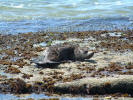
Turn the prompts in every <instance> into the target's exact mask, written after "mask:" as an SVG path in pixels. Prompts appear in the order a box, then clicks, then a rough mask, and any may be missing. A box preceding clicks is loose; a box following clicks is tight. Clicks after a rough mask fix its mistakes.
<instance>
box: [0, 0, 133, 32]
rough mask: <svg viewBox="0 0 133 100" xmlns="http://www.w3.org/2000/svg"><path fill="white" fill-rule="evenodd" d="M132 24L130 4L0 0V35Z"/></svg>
mask: <svg viewBox="0 0 133 100" xmlns="http://www.w3.org/2000/svg"><path fill="white" fill-rule="evenodd" d="M132 23H133V0H0V33H12V34H13V33H24V32H30V31H33V32H35V31H80V30H81V31H82V30H95V29H97V30H104V29H112V28H132V26H133V25H132ZM96 27H97V28H96Z"/></svg>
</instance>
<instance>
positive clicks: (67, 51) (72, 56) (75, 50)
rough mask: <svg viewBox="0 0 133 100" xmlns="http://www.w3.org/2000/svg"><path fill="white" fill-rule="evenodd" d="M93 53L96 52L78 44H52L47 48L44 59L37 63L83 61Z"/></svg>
mask: <svg viewBox="0 0 133 100" xmlns="http://www.w3.org/2000/svg"><path fill="white" fill-rule="evenodd" d="M93 55H94V52H91V53H88V50H87V49H86V48H80V47H78V46H50V47H47V48H46V49H45V51H44V53H43V56H44V57H43V59H42V61H38V62H36V64H37V65H39V66H42V65H46V64H59V63H61V62H65V61H76V60H79V61H81V60H85V59H90V58H91V57H92V56H93Z"/></svg>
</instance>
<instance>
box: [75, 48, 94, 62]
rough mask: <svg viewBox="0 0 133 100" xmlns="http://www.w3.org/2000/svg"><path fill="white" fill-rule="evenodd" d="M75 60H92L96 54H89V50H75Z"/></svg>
mask: <svg viewBox="0 0 133 100" xmlns="http://www.w3.org/2000/svg"><path fill="white" fill-rule="evenodd" d="M74 53H75V60H85V59H90V58H91V57H92V56H93V55H94V52H93V51H91V52H89V51H88V49H87V48H80V47H78V48H75V51H74Z"/></svg>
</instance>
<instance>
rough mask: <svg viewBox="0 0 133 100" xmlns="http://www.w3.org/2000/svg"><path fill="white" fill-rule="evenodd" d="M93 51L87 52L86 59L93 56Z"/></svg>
mask: <svg viewBox="0 0 133 100" xmlns="http://www.w3.org/2000/svg"><path fill="white" fill-rule="evenodd" d="M94 53H95V52H90V53H88V54H87V59H90V58H91V57H93V56H94Z"/></svg>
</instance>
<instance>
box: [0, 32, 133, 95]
mask: <svg viewBox="0 0 133 100" xmlns="http://www.w3.org/2000/svg"><path fill="white" fill-rule="evenodd" d="M48 33H49V34H48ZM48 33H47V32H46V33H45V32H38V33H31V32H29V33H25V34H17V35H3V34H1V35H0V40H1V41H0V44H1V46H0V57H1V59H0V92H1V93H8V92H9V93H15V94H16V93H20V94H23V93H43V92H49V93H59V94H61V93H62V94H65V93H67V94H78V95H81V96H82V95H83V93H84V94H85V95H96V94H99V95H101V94H102V95H105V94H115V93H120V92H121V93H120V94H126V93H127V95H126V96H129V97H130V96H133V94H132V92H131V91H132V90H133V80H131V79H132V75H133V70H132V68H133V46H132V45H133V44H132V43H133V31H132V30H127V31H120V30H116V31H86V32H85V31H84V32H64V33H57V32H53V33H52V32H48ZM69 43H73V44H78V45H79V46H81V47H88V48H89V51H95V52H96V53H95V55H94V57H92V58H91V59H90V60H88V61H84V62H78V63H77V62H72V63H62V64H60V65H59V66H58V68H54V69H51V68H37V67H35V64H34V63H31V62H30V60H32V59H34V58H37V57H38V56H39V55H41V53H42V52H43V50H45V48H46V46H50V45H56V44H62V45H64V44H69ZM127 76H128V77H127ZM111 79H112V80H111ZM83 80H85V81H83ZM102 80H104V81H102ZM20 83H21V84H20ZM76 83H79V84H78V85H76ZM94 83H95V84H94ZM129 87H130V88H129ZM123 89H124V90H126V91H125V92H124V91H121V90H123ZM60 91H61V92H60Z"/></svg>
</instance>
